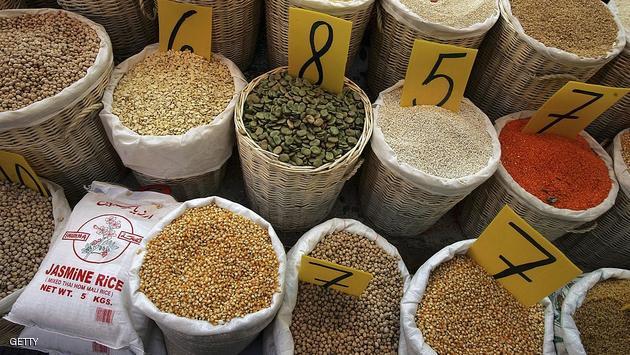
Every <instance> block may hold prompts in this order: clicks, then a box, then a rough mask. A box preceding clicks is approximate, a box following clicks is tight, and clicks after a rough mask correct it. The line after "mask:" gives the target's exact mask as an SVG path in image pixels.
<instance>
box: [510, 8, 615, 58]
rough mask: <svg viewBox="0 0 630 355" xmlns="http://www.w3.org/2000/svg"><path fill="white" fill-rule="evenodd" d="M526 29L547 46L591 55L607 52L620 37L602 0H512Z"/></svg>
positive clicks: (526, 31)
mask: <svg viewBox="0 0 630 355" xmlns="http://www.w3.org/2000/svg"><path fill="white" fill-rule="evenodd" d="M510 3H511V5H512V14H513V15H514V16H516V18H518V20H519V22H520V23H521V25H522V26H523V29H524V30H525V33H526V34H528V35H529V36H531V37H533V38H534V39H537V40H538V41H540V42H542V43H543V44H544V45H546V46H547V47H553V48H559V49H562V50H564V51H566V52H569V53H573V54H577V55H579V56H583V57H588V58H597V57H601V56H604V55H606V54H607V53H608V52H609V51H610V50H611V49H612V48H613V45H614V44H615V41H616V40H617V32H618V28H617V24H616V23H615V19H614V17H613V15H612V13H611V12H610V10H609V9H608V8H607V7H606V5H605V4H604V3H603V2H602V1H601V0H555V1H553V6H551V4H552V3H550V2H549V1H548V0H511V1H510Z"/></svg>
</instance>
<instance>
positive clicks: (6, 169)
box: [0, 150, 48, 197]
mask: <svg viewBox="0 0 630 355" xmlns="http://www.w3.org/2000/svg"><path fill="white" fill-rule="evenodd" d="M3 180H5V181H11V182H15V183H18V184H22V185H24V186H26V187H28V188H29V189H31V190H34V191H37V192H39V193H40V194H41V195H43V196H46V197H48V191H47V190H46V188H45V187H44V185H43V184H42V182H41V181H40V180H39V177H38V176H37V174H36V173H35V171H34V170H33V168H31V166H30V165H29V164H28V162H27V161H26V159H24V157H23V156H21V155H19V154H16V153H11V152H5V151H2V150H0V181H3Z"/></svg>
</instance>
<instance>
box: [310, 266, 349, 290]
mask: <svg viewBox="0 0 630 355" xmlns="http://www.w3.org/2000/svg"><path fill="white" fill-rule="evenodd" d="M309 264H311V265H316V266H321V267H323V268H326V269H330V270H335V271H339V272H341V273H342V275H341V276H338V277H335V278H334V279H332V280H322V279H318V278H316V279H315V281H319V282H323V285H321V286H322V287H324V288H328V287H330V286H335V285H337V286H340V287H348V286H347V285H343V284H340V283H339V282H341V281H342V280H345V279H347V278H348V277H351V276H352V275H354V273H352V272H350V271H346V270H341V269H337V268H334V267H332V266H327V265H323V264H320V263H316V262H312V261H309Z"/></svg>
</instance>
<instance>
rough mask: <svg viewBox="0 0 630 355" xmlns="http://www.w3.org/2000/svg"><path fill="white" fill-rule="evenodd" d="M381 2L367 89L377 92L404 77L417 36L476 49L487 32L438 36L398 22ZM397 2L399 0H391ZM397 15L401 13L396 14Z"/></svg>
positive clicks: (375, 28) (378, 4) (371, 45)
mask: <svg viewBox="0 0 630 355" xmlns="http://www.w3.org/2000/svg"><path fill="white" fill-rule="evenodd" d="M384 1H391V0H382V1H378V2H377V5H376V11H375V13H376V15H375V21H374V24H375V25H374V26H373V27H372V28H371V33H370V54H369V66H368V76H367V82H368V86H369V88H370V92H371V93H373V94H378V93H380V92H382V91H383V90H385V89H386V88H388V87H390V86H392V85H394V84H396V82H398V81H399V80H402V79H404V78H405V74H406V73H407V66H408V64H409V57H410V56H411V51H412V49H413V44H414V41H415V40H416V39H423V40H427V41H431V42H436V43H443V44H451V45H455V46H460V47H467V48H479V46H480V45H481V42H482V41H483V39H484V37H485V35H486V32H483V33H480V34H476V35H470V34H468V35H462V36H461V37H460V38H448V39H447V38H438V37H436V36H432V35H430V34H428V33H425V32H424V31H422V30H419V29H416V28H414V27H412V26H410V25H409V24H407V23H405V22H403V21H400V20H399V19H398V18H397V15H395V14H393V13H391V11H392V10H390V9H389V8H388V7H385V6H383V2H384ZM394 1H398V0H394ZM398 16H400V15H398Z"/></svg>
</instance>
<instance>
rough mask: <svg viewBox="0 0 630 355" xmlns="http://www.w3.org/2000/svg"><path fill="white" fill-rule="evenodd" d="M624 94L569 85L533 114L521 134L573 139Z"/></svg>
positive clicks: (586, 85) (621, 89)
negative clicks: (545, 134) (554, 135)
mask: <svg viewBox="0 0 630 355" xmlns="http://www.w3.org/2000/svg"><path fill="white" fill-rule="evenodd" d="M628 92H630V89H624V88H612V87H608V86H602V85H594V84H585V83H580V82H577V81H569V82H568V83H566V84H565V85H564V86H563V87H562V88H561V89H560V90H558V91H557V92H556V93H555V94H553V96H552V97H551V98H550V99H549V100H547V102H545V104H544V105H542V107H541V108H540V109H539V110H538V111H536V113H535V114H534V115H533V116H532V118H531V119H530V120H529V122H528V123H527V125H526V126H525V128H523V132H525V133H553V134H557V135H561V136H564V137H568V138H575V137H576V136H577V135H578V133H580V132H581V131H582V130H583V129H584V128H586V126H588V125H589V124H590V123H591V122H593V121H594V120H595V119H596V118H597V117H599V115H601V114H602V113H604V111H606V110H607V109H608V108H609V107H610V106H612V105H614V104H615V103H616V102H617V101H619V100H620V99H621V98H622V97H623V96H624V95H625V94H627V93H628Z"/></svg>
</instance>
